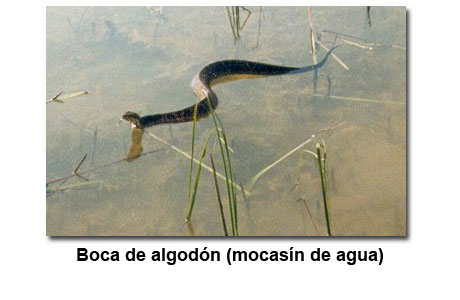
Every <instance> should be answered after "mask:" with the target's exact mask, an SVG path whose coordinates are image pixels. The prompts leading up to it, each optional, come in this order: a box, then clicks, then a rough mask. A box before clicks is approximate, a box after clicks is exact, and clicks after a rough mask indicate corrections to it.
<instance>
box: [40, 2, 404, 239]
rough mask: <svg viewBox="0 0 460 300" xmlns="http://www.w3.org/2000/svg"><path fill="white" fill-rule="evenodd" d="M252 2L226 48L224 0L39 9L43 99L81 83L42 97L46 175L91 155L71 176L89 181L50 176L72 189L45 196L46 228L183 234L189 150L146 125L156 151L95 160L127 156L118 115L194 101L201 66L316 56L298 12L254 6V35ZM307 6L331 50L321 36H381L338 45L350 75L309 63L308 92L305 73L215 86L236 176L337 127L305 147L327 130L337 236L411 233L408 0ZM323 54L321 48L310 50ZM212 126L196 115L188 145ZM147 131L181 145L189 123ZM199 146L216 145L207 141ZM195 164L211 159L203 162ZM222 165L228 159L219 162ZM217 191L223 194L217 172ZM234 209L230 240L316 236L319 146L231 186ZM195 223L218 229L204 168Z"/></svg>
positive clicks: (304, 61) (210, 231)
mask: <svg viewBox="0 0 460 300" xmlns="http://www.w3.org/2000/svg"><path fill="white" fill-rule="evenodd" d="M249 9H250V10H252V12H253V13H252V15H251V16H250V17H249V19H248V21H247V23H246V25H245V27H244V28H243V30H242V31H241V39H240V40H239V41H238V42H236V43H235V42H234V40H233V35H232V32H231V29H230V26H229V21H228V16H227V11H226V9H225V8H224V7H199V8H180V7H162V8H152V7H89V8H86V7H49V8H48V9H47V37H46V42H47V74H46V75H47V95H46V96H47V99H50V98H52V97H53V96H55V95H56V94H57V93H58V92H60V91H62V90H64V91H65V93H73V92H78V91H82V90H88V91H90V94H89V95H86V96H81V97H76V98H72V99H68V100H65V103H64V104H58V103H50V104H47V124H46V126H47V128H46V129H47V141H46V143H47V149H46V151H47V157H46V163H47V174H46V175H47V181H51V180H54V179H57V178H60V177H64V176H66V175H69V174H70V173H72V171H73V170H74V168H75V167H76V165H77V164H78V163H79V161H80V160H81V158H82V157H83V156H84V154H86V153H87V154H88V156H87V159H86V160H85V161H84V163H83V164H82V166H81V168H80V171H82V172H84V171H88V170H90V169H94V168H95V169H96V170H94V171H91V172H87V173H84V177H85V178H86V179H88V180H89V181H90V182H89V183H87V182H86V181H85V180H84V179H81V178H77V177H74V178H71V179H69V180H68V181H66V182H65V183H64V184H63V185H62V186H59V184H57V185H56V184H53V185H50V186H49V187H52V188H54V189H55V190H56V189H58V188H59V187H61V188H62V189H64V188H67V187H68V189H66V190H65V191H60V192H52V193H49V194H48V195H47V197H46V201H47V234H48V235H54V236H55V235H123V236H129V235H149V236H165V235H166V236H173V235H179V236H180V235H188V234H189V232H188V230H187V226H185V225H184V219H185V215H186V201H187V192H188V170H189V166H190V161H189V160H187V159H186V158H185V157H183V156H182V155H180V154H178V153H177V152H175V151H172V150H171V149H170V148H168V147H167V146H165V145H164V144H162V143H160V142H158V141H157V140H155V139H153V138H151V137H150V136H146V135H144V138H143V148H144V152H150V151H155V150H159V151H157V152H154V153H151V154H147V155H144V156H142V157H140V158H138V159H137V160H134V161H132V162H126V161H122V162H119V163H115V164H113V165H111V166H108V167H105V168H101V169H98V167H99V166H104V165H107V164H110V163H112V162H116V161H119V160H122V159H124V158H126V155H127V153H128V151H129V148H130V143H131V128H130V126H129V125H128V124H127V123H126V122H123V123H122V124H118V120H119V119H120V116H121V114H123V113H124V112H126V111H128V110H130V111H135V112H138V113H139V114H141V115H145V114H152V113H156V112H168V111H173V110H176V109H180V108H182V107H185V106H189V105H190V104H191V103H193V102H194V101H195V98H194V95H193V93H192V91H191V89H190V81H191V79H192V78H193V77H194V76H195V74H196V73H198V72H199V71H200V69H201V68H202V67H204V66H205V65H206V64H208V63H210V62H213V61H217V60H223V59H245V60H253V61H259V62H265V63H272V64H281V65H289V66H304V65H309V64H311V63H312V56H311V44H310V42H311V40H310V29H309V25H308V13H307V8H305V7H269V8H263V10H262V15H261V18H260V20H261V23H260V24H261V25H260V35H259V8H258V7H250V8H249ZM312 13H313V21H314V24H313V25H314V30H315V31H316V32H320V33H321V41H322V42H323V43H324V44H326V45H327V46H329V47H330V46H331V45H332V43H333V42H334V39H335V35H334V34H331V33H329V32H339V33H342V34H347V35H351V36H353V37H359V38H361V39H363V40H365V41H361V40H357V39H354V38H352V37H346V36H344V35H343V36H341V37H342V38H345V39H347V40H350V41H354V42H360V43H362V44H363V43H366V42H367V43H374V44H379V45H375V46H373V48H372V50H366V49H363V48H359V47H356V46H352V45H343V46H341V47H339V48H338V49H337V50H336V51H334V53H335V54H336V55H337V56H338V57H339V58H340V59H341V60H342V61H343V62H345V63H346V65H347V66H348V67H349V70H345V69H344V68H343V67H342V66H341V65H340V64H339V63H337V62H336V61H335V60H333V59H330V60H329V61H328V62H327V64H326V65H325V66H324V67H323V68H321V69H320V70H319V71H318V76H319V80H318V81H317V87H316V91H315V90H314V89H315V87H314V84H313V74H312V73H307V74H300V75H296V76H282V77H271V78H263V79H255V80H246V81H236V82H231V83H227V84H224V85H219V86H216V87H215V88H214V90H215V92H216V93H217V95H218V96H219V100H220V103H219V107H218V109H217V111H216V112H217V113H218V115H219V117H220V118H221V120H222V122H223V124H224V126H225V129H226V133H227V137H228V139H229V145H230V147H231V148H232V150H233V151H234V152H233V153H232V163H233V169H234V171H235V173H236V180H237V181H238V182H241V183H243V185H248V184H249V182H250V180H251V178H252V177H253V176H254V175H255V174H257V173H258V172H259V171H260V170H261V169H263V168H264V167H266V166H268V165H270V164H271V163H272V162H274V161H276V160H277V159H279V158H280V157H282V156H283V155H285V154H286V153H288V152H289V151H290V150H292V149H293V148H295V147H296V146H297V145H299V144H301V143H302V142H303V141H305V140H307V139H308V138H310V136H311V135H312V134H314V133H315V132H318V131H320V130H322V129H324V128H328V127H330V126H332V125H334V124H338V123H340V124H341V125H340V126H339V127H336V128H334V129H332V130H330V131H328V132H326V133H323V134H318V135H317V138H315V139H314V140H313V141H312V142H311V143H310V144H307V145H306V146H305V147H304V148H302V149H301V151H303V150H310V151H314V152H316V147H315V144H316V143H318V142H322V141H324V142H325V144H326V146H327V168H328V192H329V195H328V197H329V201H330V206H331V214H332V226H333V227H332V230H333V234H334V235H347V236H350V235H352V236H355V235H366V236H369V235H370V236H376V235H396V236H399V235H405V234H406V51H405V49H404V47H405V44H406V27H405V24H406V19H405V18H406V11H405V8H401V7H399V8H394V7H393V8H392V7H377V8H372V9H371V18H372V19H371V20H372V26H371V27H370V26H369V24H368V20H367V18H366V9H365V8H364V7H352V8H347V7H327V8H322V7H315V8H313V10H312ZM391 45H393V46H391ZM324 53H325V51H324V50H321V49H320V51H319V53H318V59H320V58H321V57H322V56H323V55H324ZM328 82H330V83H331V85H330V87H329V89H328ZM328 91H329V92H328ZM315 94H316V95H320V97H317V96H315ZM328 94H329V96H330V97H327V95H328ZM359 99H361V100H362V99H370V100H371V101H370V102H366V101H358V100H359ZM212 130H213V123H212V119H211V118H207V119H204V120H202V121H200V122H198V123H197V128H196V148H197V151H201V148H202V146H203V142H204V140H205V138H206V136H207V135H208V134H209V133H210V132H212ZM149 131H150V132H151V133H153V134H155V135H157V136H159V137H161V138H162V139H164V140H165V141H167V142H169V143H171V144H173V145H175V146H176V147H178V148H180V149H182V150H184V151H186V152H190V150H191V136H192V126H191V124H176V125H172V126H170V125H162V126H157V127H154V128H151V129H149ZM208 153H213V156H214V157H218V156H219V151H218V147H217V144H216V141H215V139H214V138H213V137H212V138H211V139H210V143H209V148H208ZM205 163H206V164H210V162H209V157H206V158H205ZM217 167H218V169H219V170H222V168H221V164H219V163H218V166H217ZM195 170H196V168H195ZM82 183H85V184H82ZM296 183H297V184H296ZM220 187H221V189H222V190H224V182H223V181H221V182H220ZM299 199H300V200H299ZM305 204H306V205H307V206H308V208H309V209H310V212H311V214H312V217H313V220H312V219H311V218H310V216H309V215H308V213H307V210H306V205H305ZM224 207H225V208H227V202H226V199H224ZM238 217H239V227H240V229H239V231H240V235H251V236H252V235H257V236H267V235H268V236H284V235H288V236H293V235H325V234H326V227H325V221H324V210H323V204H322V194H321V182H320V177H319V172H318V166H317V162H316V160H315V158H314V157H313V155H311V154H309V153H307V152H303V155H302V158H301V160H300V161H299V152H296V153H295V154H293V155H292V156H290V157H289V158H287V159H286V160H283V162H281V163H280V164H278V165H276V166H275V167H274V168H273V169H271V170H270V171H269V172H267V173H266V174H265V175H264V176H262V177H261V178H260V180H259V181H258V182H257V183H256V185H255V186H254V188H253V190H252V191H251V195H250V196H249V197H248V199H247V201H244V200H243V197H242V195H241V194H240V193H238ZM228 219H229V218H227V220H228ZM313 223H314V224H315V225H316V229H315V226H314V225H313ZM193 226H194V231H195V234H197V235H223V230H222V223H221V220H220V215H219V210H218V204H217V200H216V191H215V188H214V181H213V177H212V174H210V173H209V172H207V171H203V173H202V179H201V181H200V185H199V190H198V195H197V202H196V204H195V209H194V213H193Z"/></svg>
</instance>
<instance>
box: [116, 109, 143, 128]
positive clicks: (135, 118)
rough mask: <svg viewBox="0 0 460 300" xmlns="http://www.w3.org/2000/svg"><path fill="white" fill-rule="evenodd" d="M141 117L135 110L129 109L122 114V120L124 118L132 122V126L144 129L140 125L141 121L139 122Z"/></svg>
mask: <svg viewBox="0 0 460 300" xmlns="http://www.w3.org/2000/svg"><path fill="white" fill-rule="evenodd" d="M140 118H141V117H140V116H139V114H137V113H135V112H131V111H127V112H125V113H124V114H123V115H122V116H121V119H120V122H121V121H122V120H126V121H128V122H129V123H130V124H131V127H132V128H139V129H142V126H141V125H140V122H139V120H140Z"/></svg>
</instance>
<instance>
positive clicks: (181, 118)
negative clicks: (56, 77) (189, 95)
mask: <svg viewBox="0 0 460 300" xmlns="http://www.w3.org/2000/svg"><path fill="white" fill-rule="evenodd" d="M337 47H338V45H336V46H335V47H332V48H331V49H329V50H328V51H327V53H326V54H325V55H324V57H323V58H322V59H321V60H320V61H319V62H318V63H316V64H313V65H309V66H306V67H288V66H279V65H271V64H266V63H260V62H254V61H246V60H221V61H217V62H214V63H211V64H208V65H207V66H205V67H204V68H203V69H202V70H201V71H200V72H199V73H198V74H197V75H196V76H195V77H194V78H193V80H192V82H191V84H190V86H191V88H192V90H193V93H194V94H195V96H196V97H197V102H196V104H194V105H191V106H189V107H186V108H183V109H180V110H177V111H173V112H167V113H159V114H153V115H146V116H142V117H141V116H140V115H139V114H138V113H135V112H131V111H127V112H126V113H124V114H123V115H122V118H121V119H122V120H126V121H128V122H129V123H130V124H131V127H133V128H138V129H141V130H143V129H144V128H148V127H152V126H155V125H159V124H171V123H184V122H191V121H193V120H194V119H195V120H200V119H202V118H205V117H207V116H209V114H211V112H212V111H213V110H215V109H216V108H217V105H218V98H217V95H216V93H214V91H213V90H212V88H211V87H212V86H213V85H216V84H220V83H225V82H229V81H234V80H241V79H252V78H260V77H267V76H280V75H294V74H300V73H305V72H310V71H313V70H317V69H319V68H321V67H322V66H323V65H324V64H325V63H326V61H327V59H328V57H329V55H330V54H331V53H332V51H333V50H334V49H335V48H337ZM195 109H196V116H195V117H194V114H195Z"/></svg>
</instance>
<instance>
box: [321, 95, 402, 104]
mask: <svg viewBox="0 0 460 300" xmlns="http://www.w3.org/2000/svg"><path fill="white" fill-rule="evenodd" d="M312 96H313V97H319V98H322V97H324V96H323V95H319V94H315V95H312ZM329 98H330V99H336V100H345V101H355V102H371V103H381V104H396V105H405V104H406V103H404V102H399V101H384V100H376V99H367V98H358V97H344V96H334V95H329Z"/></svg>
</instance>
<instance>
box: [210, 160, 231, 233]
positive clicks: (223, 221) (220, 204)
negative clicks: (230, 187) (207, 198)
mask: <svg viewBox="0 0 460 300" xmlns="http://www.w3.org/2000/svg"><path fill="white" fill-rule="evenodd" d="M209 156H210V157H211V166H212V170H213V175H214V183H215V185H216V193H217V202H219V210H220V217H221V219H222V225H223V226H224V233H225V236H228V231H227V224H226V222H225V215H224V208H223V206H222V200H221V198H220V191H219V184H218V182H217V176H216V167H215V166H214V159H213V158H212V154H209Z"/></svg>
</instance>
